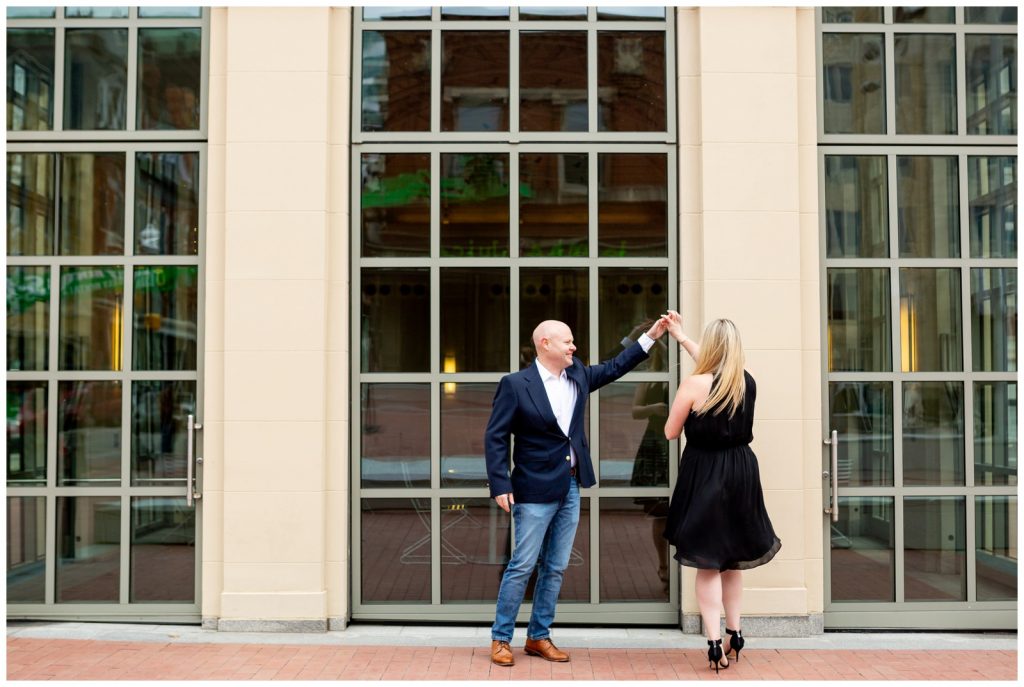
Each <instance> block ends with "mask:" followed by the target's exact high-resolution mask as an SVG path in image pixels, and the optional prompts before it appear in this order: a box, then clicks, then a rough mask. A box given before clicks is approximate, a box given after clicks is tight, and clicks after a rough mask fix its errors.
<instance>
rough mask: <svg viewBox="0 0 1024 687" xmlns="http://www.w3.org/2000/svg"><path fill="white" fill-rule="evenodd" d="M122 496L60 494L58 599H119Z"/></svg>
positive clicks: (58, 505)
mask: <svg viewBox="0 0 1024 687" xmlns="http://www.w3.org/2000/svg"><path fill="white" fill-rule="evenodd" d="M120 550H121V499H120V498H119V497H117V496H74V497H71V496H58V497H57V571H56V573H57V580H56V582H57V595H56V600H57V603H62V602H75V601H90V602H96V601H110V602H117V601H118V597H119V591H120V575H121V570H120V568H121V566H120Z"/></svg>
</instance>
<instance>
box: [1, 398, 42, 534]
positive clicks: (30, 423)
mask: <svg viewBox="0 0 1024 687" xmlns="http://www.w3.org/2000/svg"><path fill="white" fill-rule="evenodd" d="M48 391H49V384H48V383H47V382H45V381H42V382H16V381H9V382H7V486H9V487H42V486H46V444H47V417H48V414H49V409H48V406H47V396H48ZM8 522H10V521H8ZM11 532H12V529H10V528H8V535H10V534H11Z"/></svg>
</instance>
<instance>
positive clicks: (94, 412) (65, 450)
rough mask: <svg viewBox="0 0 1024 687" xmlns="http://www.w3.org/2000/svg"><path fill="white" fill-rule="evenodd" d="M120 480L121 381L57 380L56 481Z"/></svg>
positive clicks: (71, 483) (80, 483)
mask: <svg viewBox="0 0 1024 687" xmlns="http://www.w3.org/2000/svg"><path fill="white" fill-rule="evenodd" d="M120 481H121V382H116V381H105V382H94V381H88V382H84V381H82V382H73V381H69V382H59V383H58V387H57V484H58V486H89V485H90V484H115V485H116V484H118V483H120Z"/></svg>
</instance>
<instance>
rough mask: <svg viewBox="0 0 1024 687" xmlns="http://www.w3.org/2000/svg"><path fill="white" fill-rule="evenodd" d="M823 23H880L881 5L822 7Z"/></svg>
mask: <svg viewBox="0 0 1024 687" xmlns="http://www.w3.org/2000/svg"><path fill="white" fill-rule="evenodd" d="M821 21H822V23H824V24H881V23H882V8H881V7H822V8H821Z"/></svg>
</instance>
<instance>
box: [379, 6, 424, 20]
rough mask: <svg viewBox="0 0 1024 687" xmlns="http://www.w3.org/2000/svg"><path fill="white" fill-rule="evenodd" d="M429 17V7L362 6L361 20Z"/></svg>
mask: <svg viewBox="0 0 1024 687" xmlns="http://www.w3.org/2000/svg"><path fill="white" fill-rule="evenodd" d="M381 19H396V20H401V19H430V7H364V8H363V21H377V20H381Z"/></svg>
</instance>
